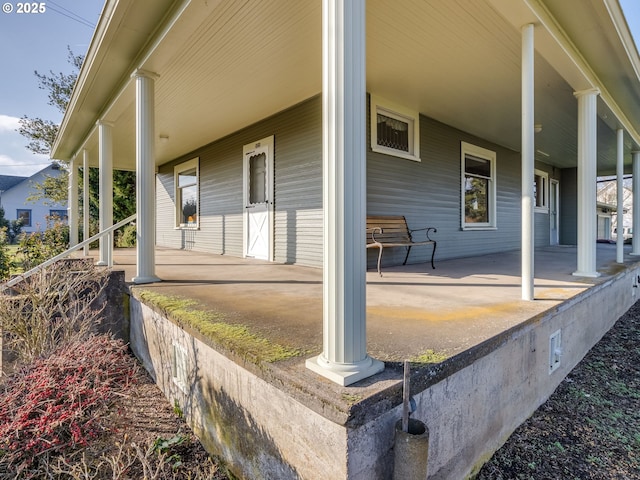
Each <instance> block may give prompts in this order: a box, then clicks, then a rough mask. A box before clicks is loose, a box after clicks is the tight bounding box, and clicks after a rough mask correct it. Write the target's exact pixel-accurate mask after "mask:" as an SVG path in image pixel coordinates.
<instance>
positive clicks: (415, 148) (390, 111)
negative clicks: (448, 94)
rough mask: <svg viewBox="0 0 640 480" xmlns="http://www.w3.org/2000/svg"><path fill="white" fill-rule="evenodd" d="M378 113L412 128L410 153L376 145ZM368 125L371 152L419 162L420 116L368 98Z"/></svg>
mask: <svg viewBox="0 0 640 480" xmlns="http://www.w3.org/2000/svg"><path fill="white" fill-rule="evenodd" d="M378 113H382V114H384V115H386V116H388V117H391V118H396V119H398V120H400V121H403V122H407V123H409V125H410V126H413V129H411V131H410V132H409V143H410V145H411V148H412V152H410V153H407V152H403V151H401V150H396V149H394V148H389V147H383V146H381V145H378V128H377V118H378ZM369 119H370V121H369V123H370V124H371V126H370V130H371V150H373V151H374V152H377V153H384V154H385V155H391V156H394V157H399V158H404V159H406V160H413V161H414V162H420V161H421V160H420V114H419V113H418V112H417V111H415V110H411V109H409V108H405V107H403V106H401V105H397V104H394V103H392V102H389V101H387V100H384V99H382V98H380V97H378V96H376V95H371V96H370V109H369Z"/></svg>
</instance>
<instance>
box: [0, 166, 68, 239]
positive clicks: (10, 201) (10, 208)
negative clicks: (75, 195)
mask: <svg viewBox="0 0 640 480" xmlns="http://www.w3.org/2000/svg"><path fill="white" fill-rule="evenodd" d="M60 172H61V170H60V166H59V165H58V164H56V163H52V164H51V165H49V166H47V167H45V168H43V169H42V170H40V171H39V172H36V173H34V174H33V175H31V176H30V177H18V176H11V175H0V191H1V193H0V205H1V206H2V208H4V216H5V218H6V219H7V220H20V221H21V222H22V231H23V232H27V233H29V232H37V231H42V230H44V229H46V228H47V218H48V217H50V216H52V215H57V216H58V217H60V218H61V219H66V218H67V205H66V202H65V203H64V204H50V205H49V204H45V203H46V202H45V201H43V200H38V201H36V202H32V201H27V199H28V198H29V197H31V196H32V195H34V194H35V193H36V190H35V188H34V184H40V183H42V182H43V181H44V180H45V178H47V177H57V176H58V175H60Z"/></svg>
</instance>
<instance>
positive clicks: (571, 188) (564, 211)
mask: <svg viewBox="0 0 640 480" xmlns="http://www.w3.org/2000/svg"><path fill="white" fill-rule="evenodd" d="M595 214H596V213H595V212H594V215H595ZM560 243H561V244H562V245H576V244H577V243H578V169H577V168H564V169H562V171H561V181H560Z"/></svg>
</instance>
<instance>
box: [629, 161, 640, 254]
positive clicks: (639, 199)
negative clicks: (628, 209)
mask: <svg viewBox="0 0 640 480" xmlns="http://www.w3.org/2000/svg"><path fill="white" fill-rule="evenodd" d="M631 158H632V159H633V219H632V222H633V223H632V225H633V237H632V239H631V243H632V249H631V255H640V234H639V235H636V232H640V151H639V150H634V151H633V152H631Z"/></svg>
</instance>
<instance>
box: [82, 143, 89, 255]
mask: <svg viewBox="0 0 640 480" xmlns="http://www.w3.org/2000/svg"><path fill="white" fill-rule="evenodd" d="M89 211H90V209H89V151H88V150H87V149H86V148H85V149H84V150H82V240H83V241H84V240H86V239H87V238H89V237H90V236H91V235H89V218H90V214H89ZM88 255H89V245H85V247H84V256H85V257H86V256H88Z"/></svg>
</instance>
